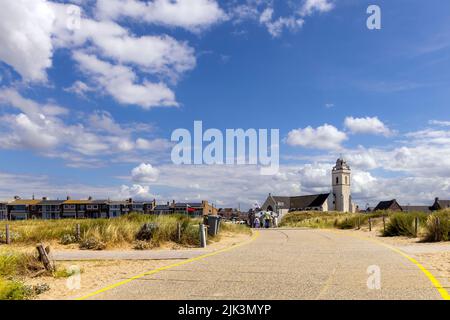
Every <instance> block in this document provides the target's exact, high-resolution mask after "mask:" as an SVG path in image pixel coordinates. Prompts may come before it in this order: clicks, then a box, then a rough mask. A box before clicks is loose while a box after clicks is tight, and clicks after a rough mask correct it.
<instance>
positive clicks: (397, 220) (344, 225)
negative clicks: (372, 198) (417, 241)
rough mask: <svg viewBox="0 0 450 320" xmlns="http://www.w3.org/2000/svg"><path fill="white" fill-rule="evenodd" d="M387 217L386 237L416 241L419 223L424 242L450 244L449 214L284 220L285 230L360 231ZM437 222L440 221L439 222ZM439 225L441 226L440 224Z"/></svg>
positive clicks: (309, 215) (317, 215)
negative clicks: (448, 242)
mask: <svg viewBox="0 0 450 320" xmlns="http://www.w3.org/2000/svg"><path fill="white" fill-rule="evenodd" d="M383 216H384V217H385V222H386V229H385V230H383V229H382V230H381V235H382V236H385V237H394V236H405V237H415V236H416V232H415V220H416V218H417V219H418V222H419V224H418V235H420V236H421V237H422V240H423V241H426V242H430V241H448V240H450V222H449V219H450V211H440V212H435V213H432V214H430V213H424V212H391V211H385V212H375V213H370V214H365V213H354V214H350V213H340V212H292V213H289V214H287V215H286V216H284V217H283V219H282V221H281V224H280V225H281V226H282V227H304V228H318V229H357V228H358V227H359V226H361V227H366V228H367V226H368V220H369V218H371V223H372V227H377V226H380V225H381V224H382V217H383ZM437 219H438V220H437ZM437 221H438V222H437Z"/></svg>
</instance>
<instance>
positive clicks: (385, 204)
mask: <svg viewBox="0 0 450 320" xmlns="http://www.w3.org/2000/svg"><path fill="white" fill-rule="evenodd" d="M388 210H389V211H403V208H402V206H401V205H400V204H399V203H398V202H397V200H396V199H393V200H389V201H381V202H380V203H379V204H378V205H377V206H376V207H375V209H373V211H374V212H376V211H388Z"/></svg>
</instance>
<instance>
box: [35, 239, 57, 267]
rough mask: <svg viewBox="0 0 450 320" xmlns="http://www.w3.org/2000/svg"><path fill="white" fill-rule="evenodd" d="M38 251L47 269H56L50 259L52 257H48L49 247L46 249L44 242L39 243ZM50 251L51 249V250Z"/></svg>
mask: <svg viewBox="0 0 450 320" xmlns="http://www.w3.org/2000/svg"><path fill="white" fill-rule="evenodd" d="M36 249H37V251H38V253H39V260H40V261H41V262H42V263H43V264H44V267H45V269H46V270H47V271H52V272H53V271H55V266H54V264H53V263H52V261H51V260H50V258H49V257H48V252H47V250H49V249H47V250H46V249H45V248H44V245H43V244H39V245H38V246H37V247H36ZM49 251H50V250H49Z"/></svg>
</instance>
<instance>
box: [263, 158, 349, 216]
mask: <svg viewBox="0 0 450 320" xmlns="http://www.w3.org/2000/svg"><path fill="white" fill-rule="evenodd" d="M331 179H332V181H331V187H332V188H331V190H332V192H330V193H324V194H316V195H305V196H294V197H291V196H274V195H272V194H269V196H268V197H267V199H266V201H265V202H264V204H263V206H262V207H261V209H262V210H264V211H273V212H277V213H278V214H279V215H280V216H283V215H284V214H286V213H288V212H290V211H323V212H328V211H335V212H356V210H357V208H356V205H355V204H354V203H353V202H352V195H351V169H350V166H349V165H348V164H347V162H346V161H345V160H344V159H342V158H339V159H338V160H337V161H336V165H335V166H334V167H333V170H332V171H331Z"/></svg>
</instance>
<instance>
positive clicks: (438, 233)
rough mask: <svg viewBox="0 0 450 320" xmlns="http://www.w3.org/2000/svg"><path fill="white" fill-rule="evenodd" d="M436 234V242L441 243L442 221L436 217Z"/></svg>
mask: <svg viewBox="0 0 450 320" xmlns="http://www.w3.org/2000/svg"><path fill="white" fill-rule="evenodd" d="M435 230H436V232H435V233H434V237H435V239H434V240H435V241H440V240H441V239H440V233H441V221H440V219H439V217H436V229H435Z"/></svg>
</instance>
